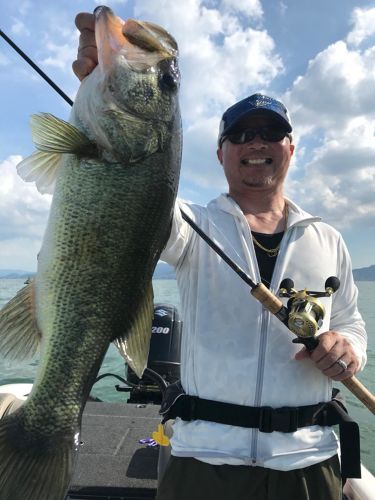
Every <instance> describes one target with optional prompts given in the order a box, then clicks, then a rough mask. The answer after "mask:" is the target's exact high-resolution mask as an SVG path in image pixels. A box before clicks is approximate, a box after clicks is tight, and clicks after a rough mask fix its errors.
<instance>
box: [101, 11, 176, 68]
mask: <svg viewBox="0 0 375 500" xmlns="http://www.w3.org/2000/svg"><path fill="white" fill-rule="evenodd" d="M94 15H95V38H96V44H97V46H98V56H99V64H100V62H101V60H102V65H103V66H104V67H108V65H109V61H110V59H111V56H110V54H113V52H120V51H121V52H122V53H123V54H124V55H126V59H127V60H128V61H131V62H132V63H135V62H137V61H140V62H141V61H142V64H143V65H144V64H145V61H144V54H146V57H147V54H149V55H151V56H153V57H152V60H153V63H155V58H157V59H158V60H159V61H160V60H163V59H174V58H176V57H177V56H178V46H177V42H176V41H175V39H174V38H173V37H172V35H170V34H169V33H168V32H167V31H166V30H165V29H164V28H162V27H161V26H158V25H157V24H154V23H150V22H146V21H139V20H136V19H131V18H130V19H127V20H126V21H124V20H123V19H121V18H120V17H118V16H116V15H115V14H114V13H113V11H112V9H110V8H109V7H106V6H103V5H101V6H99V7H96V9H95V10H94ZM142 53H143V57H142V55H141V54H142Z"/></svg>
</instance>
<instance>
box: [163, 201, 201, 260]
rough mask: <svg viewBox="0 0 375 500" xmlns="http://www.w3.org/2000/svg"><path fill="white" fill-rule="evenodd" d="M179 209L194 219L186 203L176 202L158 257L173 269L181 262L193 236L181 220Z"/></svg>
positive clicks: (191, 231) (189, 228) (187, 225)
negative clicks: (164, 244)
mask: <svg viewBox="0 0 375 500" xmlns="http://www.w3.org/2000/svg"><path fill="white" fill-rule="evenodd" d="M180 208H181V209H182V210H184V211H185V212H186V213H187V214H188V215H189V217H190V218H192V219H193V220H195V219H196V217H195V216H194V214H193V212H192V210H191V209H190V207H189V205H188V204H187V203H184V202H183V201H182V200H177V201H176V203H175V206H174V212H173V218H172V225H171V232H170V235H169V239H168V241H167V244H166V246H165V247H164V249H163V251H162V253H161V256H160V259H161V260H164V261H165V262H167V263H168V264H170V265H171V266H174V267H177V266H178V265H179V263H180V262H181V261H182V259H183V257H184V255H185V253H186V251H187V248H188V245H189V243H190V241H191V239H192V236H193V234H192V233H193V230H192V228H191V227H190V226H189V224H188V223H187V222H186V221H185V220H184V219H183V218H182V215H181V211H180Z"/></svg>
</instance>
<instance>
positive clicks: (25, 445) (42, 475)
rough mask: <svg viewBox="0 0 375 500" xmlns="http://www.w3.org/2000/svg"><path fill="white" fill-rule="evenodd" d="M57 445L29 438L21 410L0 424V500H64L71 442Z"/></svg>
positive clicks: (71, 457) (66, 441) (72, 447)
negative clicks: (23, 423)
mask: <svg viewBox="0 0 375 500" xmlns="http://www.w3.org/2000/svg"><path fill="white" fill-rule="evenodd" d="M60 441H61V442H59V444H58V445H56V446H53V444H47V443H46V442H45V439H40V437H34V436H31V435H30V433H28V432H27V431H26V430H25V429H24V428H23V425H22V408H21V409H19V410H17V411H16V412H15V413H12V414H11V415H8V416H6V417H4V418H3V419H2V420H0V500H10V499H11V500H64V498H65V496H66V494H67V490H68V487H69V481H70V477H71V472H72V466H73V456H74V446H73V440H72V439H69V440H67V439H65V440H63V439H61V440H60Z"/></svg>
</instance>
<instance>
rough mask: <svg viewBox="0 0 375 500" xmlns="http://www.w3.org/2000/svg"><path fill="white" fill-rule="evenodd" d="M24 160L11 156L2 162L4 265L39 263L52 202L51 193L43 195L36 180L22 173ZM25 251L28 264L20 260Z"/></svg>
mask: <svg viewBox="0 0 375 500" xmlns="http://www.w3.org/2000/svg"><path fill="white" fill-rule="evenodd" d="M21 160H22V157H21V156H10V157H9V158H7V159H5V160H3V161H2V162H0V176H1V184H0V227H1V237H0V267H1V268H7V267H12V268H16V269H18V268H21V269H27V266H29V265H31V262H34V264H35V263H36V252H37V251H38V250H39V248H40V246H41V239H42V236H43V233H44V229H45V226H46V221H47V216H48V210H49V206H50V202H51V197H50V196H42V195H41V194H39V193H38V191H37V190H36V188H35V186H34V185H33V184H29V183H26V182H24V181H22V179H20V177H18V175H17V170H16V165H17V164H18V163H19V162H20V161H21ZM20 241H22V246H20ZM25 248H27V249H28V250H27V253H26V254H25ZM33 250H35V254H33V253H32V252H33ZM21 255H24V256H26V257H27V263H26V264H25V262H23V261H22V262H21V261H19V262H18V260H17V256H19V258H21V257H20V256H21ZM34 267H35V265H34Z"/></svg>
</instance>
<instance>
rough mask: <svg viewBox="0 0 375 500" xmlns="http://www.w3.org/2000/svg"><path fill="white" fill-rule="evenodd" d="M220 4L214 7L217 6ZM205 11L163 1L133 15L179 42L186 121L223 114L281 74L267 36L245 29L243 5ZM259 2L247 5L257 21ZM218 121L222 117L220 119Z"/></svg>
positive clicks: (147, 0) (197, 4)
mask: <svg viewBox="0 0 375 500" xmlns="http://www.w3.org/2000/svg"><path fill="white" fill-rule="evenodd" d="M216 4H217V3H215V4H214V3H212V5H216ZM224 4H225V2H220V3H219V6H220V10H219V8H215V7H214V6H213V7H208V6H205V5H203V2H202V1H199V0H186V1H185V2H184V3H183V4H182V3H179V2H175V1H171V0H163V1H160V2H158V3H157V4H156V3H155V2H153V1H152V0H142V1H138V2H136V6H135V15H136V16H137V17H141V18H144V19H149V20H150V21H153V22H157V23H159V24H161V25H162V26H164V27H165V28H166V29H168V30H169V31H170V32H171V33H172V35H174V36H175V38H176V39H177V42H178V44H179V48H180V53H181V73H182V89H181V101H182V109H183V116H184V118H185V119H186V120H188V121H189V120H190V121H193V120H200V119H202V118H204V119H205V118H207V117H210V116H212V114H213V112H216V113H219V114H221V113H222V111H223V110H224V109H225V108H226V107H228V106H229V105H230V104H232V103H233V102H235V101H236V100H237V99H238V98H239V97H244V96H245V95H248V93H249V91H251V90H258V89H259V87H267V85H268V84H269V83H270V82H271V81H272V80H273V79H274V78H275V76H277V75H278V74H279V73H280V72H282V70H283V65H282V61H281V58H280V57H279V56H278V54H277V53H276V50H275V45H274V42H273V40H272V38H271V37H270V36H269V35H268V33H267V32H266V31H265V30H259V29H254V28H252V27H250V25H251V22H250V21H249V19H246V23H245V24H246V26H244V25H242V21H243V15H242V8H244V5H245V3H244V2H241V3H240V4H239V6H240V7H241V8H240V10H241V12H239V10H238V9H237V10H234V9H233V8H229V7H232V2H229V1H228V2H227V3H226V4H225V5H226V6H227V8H222V7H223V6H225V5H224ZM256 5H258V3H257V2H250V3H249V4H248V12H253V16H254V17H256V18H257V19H258V17H259V14H260V13H259V11H257V14H256V16H255V14H254V13H255V10H256V9H255V6H256ZM218 116H219V115H218Z"/></svg>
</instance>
